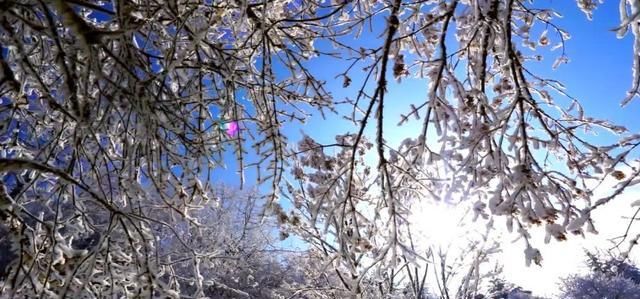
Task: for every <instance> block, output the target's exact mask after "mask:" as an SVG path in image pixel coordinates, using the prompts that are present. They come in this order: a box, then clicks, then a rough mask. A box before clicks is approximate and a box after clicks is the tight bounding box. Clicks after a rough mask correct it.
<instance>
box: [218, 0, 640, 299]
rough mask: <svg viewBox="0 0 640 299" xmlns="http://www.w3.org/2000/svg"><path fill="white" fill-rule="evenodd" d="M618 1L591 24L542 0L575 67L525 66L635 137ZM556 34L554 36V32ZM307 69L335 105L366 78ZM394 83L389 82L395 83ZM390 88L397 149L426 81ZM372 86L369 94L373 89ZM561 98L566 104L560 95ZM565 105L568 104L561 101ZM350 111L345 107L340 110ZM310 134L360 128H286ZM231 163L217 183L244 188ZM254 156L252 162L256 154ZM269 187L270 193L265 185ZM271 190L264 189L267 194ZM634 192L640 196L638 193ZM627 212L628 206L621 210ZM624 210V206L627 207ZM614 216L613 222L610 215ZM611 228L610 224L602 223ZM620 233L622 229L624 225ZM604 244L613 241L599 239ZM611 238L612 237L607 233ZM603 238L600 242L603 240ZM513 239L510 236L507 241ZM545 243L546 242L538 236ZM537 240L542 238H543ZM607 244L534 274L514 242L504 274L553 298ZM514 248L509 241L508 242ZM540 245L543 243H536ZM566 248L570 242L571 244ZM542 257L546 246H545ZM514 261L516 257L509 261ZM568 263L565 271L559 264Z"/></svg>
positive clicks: (335, 64) (571, 249)
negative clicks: (563, 34) (403, 122)
mask: <svg viewBox="0 0 640 299" xmlns="http://www.w3.org/2000/svg"><path fill="white" fill-rule="evenodd" d="M617 5H618V4H617V1H605V3H604V4H602V5H600V6H599V7H598V8H597V9H596V11H595V12H594V17H593V20H592V21H590V20H588V19H587V17H586V16H585V15H584V14H583V13H582V12H581V11H580V10H579V9H578V8H577V6H576V3H575V1H566V0H562V1H560V0H558V1H536V6H537V7H544V6H546V7H553V8H554V9H555V10H557V11H558V12H559V13H560V14H562V15H563V18H556V19H554V23H555V24H556V25H558V26H559V27H561V28H563V29H565V30H566V31H568V32H569V33H570V34H571V39H569V40H568V41H567V42H566V49H565V51H566V54H567V56H568V57H569V60H570V61H569V63H567V64H563V65H561V66H560V67H559V68H557V69H555V70H553V69H552V67H551V65H552V64H553V61H554V60H555V58H556V57H557V56H559V55H560V53H561V51H560V50H556V51H553V52H550V51H548V50H546V49H543V50H542V53H541V54H543V56H544V59H543V61H542V62H535V63H530V64H528V65H527V67H528V68H529V69H530V70H532V71H533V72H534V73H536V74H538V75H540V76H542V77H545V78H551V79H556V80H558V81H560V82H562V83H563V84H564V85H565V87H566V92H567V93H568V94H570V95H571V96H573V97H575V98H577V99H579V100H580V102H581V103H582V105H583V107H584V108H585V114H586V115H588V116H592V117H596V118H602V119H608V120H611V121H613V122H614V123H617V124H621V125H624V126H626V127H628V128H629V129H630V130H631V132H639V131H640V122H638V121H637V115H638V112H637V111H638V110H639V108H640V100H636V101H634V102H632V103H631V104H630V105H628V106H627V107H625V108H621V107H620V102H621V101H622V99H623V98H624V97H625V95H626V93H627V90H628V89H629V88H630V86H631V80H632V77H631V75H632V71H631V66H632V57H633V49H632V42H633V40H632V36H631V35H627V36H626V37H625V38H623V39H618V38H617V37H616V34H615V32H613V31H611V29H612V28H615V27H617V25H618V24H619V19H618V7H617ZM380 25H381V24H380V23H378V24H374V32H373V33H365V34H364V35H363V37H361V38H360V39H357V40H356V39H354V38H353V37H352V36H348V37H345V41H346V42H350V43H356V44H366V45H370V46H373V47H377V46H379V45H381V44H382V40H381V39H380V38H378V39H376V38H375V37H377V36H379V35H380V33H381V32H382V28H381V26H380ZM541 30H543V28H534V32H540V31H541ZM550 36H551V35H550ZM316 46H317V47H321V48H325V47H326V46H327V45H326V44H323V43H321V42H319V43H317V44H316ZM307 65H308V66H309V68H310V69H311V70H312V71H313V72H314V73H315V74H316V75H318V76H319V77H320V78H323V79H325V80H327V86H326V87H327V88H328V90H330V91H331V92H332V94H333V96H334V98H335V100H338V101H340V100H342V99H344V98H345V97H349V98H351V99H353V98H354V97H355V95H356V91H357V90H358V89H359V87H360V84H361V83H362V80H361V79H362V78H360V77H359V75H357V74H358V73H360V76H361V75H362V73H363V72H361V71H360V72H358V71H356V72H352V73H350V76H351V77H352V79H353V81H352V85H351V86H350V87H349V88H343V87H342V83H343V81H342V78H335V76H336V74H339V73H341V72H342V71H343V70H344V69H345V68H346V67H347V65H348V62H344V61H339V60H333V59H325V58H323V59H317V60H312V61H310V62H308V64H307ZM390 82H391V81H390ZM393 82H394V83H391V85H390V87H389V93H388V94H387V96H386V107H385V109H386V110H385V120H386V121H385V132H386V138H387V141H389V142H390V143H392V144H397V143H398V142H399V141H400V140H402V139H403V138H404V137H405V136H412V135H414V136H415V135H417V134H415V133H413V132H411V131H412V130H417V129H418V126H419V125H416V124H414V125H411V124H409V125H408V126H403V127H397V126H396V124H397V122H398V121H399V116H400V114H401V113H403V112H406V111H407V110H408V107H409V105H410V104H411V103H419V102H422V101H424V99H425V97H426V87H427V82H426V81H425V80H418V79H408V78H405V79H403V81H402V83H401V84H396V83H395V81H393ZM372 88H373V87H370V88H369V89H368V90H372ZM554 96H556V98H557V99H560V97H559V96H558V95H554ZM560 101H561V102H562V100H560ZM342 111H343V112H344V111H347V109H344V110H342ZM302 130H304V131H305V132H307V133H309V134H310V135H311V136H313V137H314V138H316V139H317V140H318V141H319V142H321V143H331V142H333V138H334V136H335V135H336V134H343V133H346V132H356V130H357V128H356V127H355V126H354V125H353V124H352V123H350V122H348V121H345V120H343V119H341V118H339V117H335V116H334V117H330V118H328V119H326V120H325V119H322V118H321V117H319V116H314V117H313V118H312V119H311V121H310V122H308V123H307V124H306V125H304V126H298V125H295V126H288V127H285V128H283V132H284V133H285V135H286V136H288V138H289V140H290V144H292V143H293V142H295V141H297V140H298V139H299V138H300V136H301V134H300V132H301V131H302ZM373 130H375V126H374V125H373V124H372V125H370V127H369V131H368V132H373ZM592 140H593V141H594V142H596V143H611V142H615V141H616V137H615V136H612V135H609V134H601V135H599V136H592ZM226 158H227V161H228V165H229V169H228V170H226V171H224V170H219V171H218V172H217V173H218V174H219V176H216V178H215V179H216V180H217V179H219V180H222V181H224V182H226V183H229V184H232V185H234V184H238V182H239V180H238V178H237V176H235V175H233V173H234V172H235V157H234V155H233V154H231V153H228V154H227V156H226ZM250 158H251V157H250ZM246 175H247V177H246V178H247V182H251V181H252V178H253V177H254V176H253V174H252V172H248V173H247V174H246ZM263 188H268V186H264V187H263ZM263 190H266V189H263ZM634 194H635V193H634ZM618 208H623V206H618ZM623 209H624V208H623ZM618 212H620V211H619V209H618V210H616V209H609V211H608V212H606V213H605V214H606V217H604V216H603V217H601V218H602V219H603V221H601V224H602V223H604V222H606V221H608V219H612V217H613V218H616V219H612V222H615V223H617V224H620V223H619V220H620V219H619V217H620V216H622V215H624V213H622V214H621V213H618ZM607 217H608V218H607ZM604 224H605V226H606V223H604ZM620 229H623V228H622V227H621V228H620ZM605 232H609V233H610V234H613V233H615V232H616V228H615V227H608V228H607V229H605ZM601 237H602V238H604V239H606V238H607V236H601ZM609 237H613V236H609ZM599 238H600V237H599ZM507 239H508V238H507ZM540 240H541V239H540ZM540 240H539V241H540ZM602 242H604V241H602V240H600V241H598V243H596V242H593V243H589V242H587V243H584V242H583V241H581V242H579V243H578V242H577V243H574V244H572V245H571V246H566V247H563V246H564V245H563V244H559V245H558V244H557V245H550V247H549V249H548V250H546V252H547V254H550V253H551V252H554V253H561V254H555V255H552V256H550V258H549V261H550V263H551V265H547V266H546V268H545V269H538V270H534V271H533V272H529V271H531V270H525V269H524V260H523V259H519V258H520V255H522V251H521V250H522V246H520V245H521V244H520V243H517V244H514V245H509V244H506V245H505V251H506V255H505V256H504V258H505V260H503V261H502V262H503V263H505V264H509V265H510V266H508V267H507V269H506V271H507V273H509V274H510V275H513V276H514V277H516V278H515V279H516V280H517V281H516V282H518V283H520V284H522V285H523V286H525V287H527V288H530V289H532V290H534V291H536V292H537V293H539V294H547V295H551V294H553V292H554V291H551V290H549V288H551V287H553V286H554V285H555V283H556V282H557V280H558V278H559V277H561V276H563V275H566V274H567V273H570V272H567V271H565V270H563V268H565V267H568V268H569V269H576V268H579V267H580V263H581V261H582V258H581V255H582V254H583V253H582V247H583V246H586V247H589V246H590V245H595V244H598V245H602V244H604V243H602ZM507 243H508V242H507ZM538 243H541V242H538ZM565 245H566V244H565ZM541 249H542V250H543V254H544V252H545V248H544V247H543V248H541ZM566 254H569V255H570V256H571V257H572V258H571V259H566V258H564V257H563V255H566ZM509 259H517V260H514V261H513V262H510V260H509ZM563 260H565V261H567V264H566V265H565V266H558V265H553V263H558V262H562V261H563ZM518 273H521V274H522V273H532V275H533V276H532V277H535V279H539V280H541V281H540V282H535V281H534V280H535V279H534V280H531V279H529V278H528V276H526V275H518Z"/></svg>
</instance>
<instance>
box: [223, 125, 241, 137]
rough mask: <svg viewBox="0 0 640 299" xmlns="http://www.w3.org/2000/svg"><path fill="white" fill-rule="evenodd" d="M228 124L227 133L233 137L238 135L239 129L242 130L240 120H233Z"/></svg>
mask: <svg viewBox="0 0 640 299" xmlns="http://www.w3.org/2000/svg"><path fill="white" fill-rule="evenodd" d="M226 126H227V134H229V136H231V137H235V136H237V135H238V131H240V127H238V122H236V121H231V122H228V123H227V124H226Z"/></svg>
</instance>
